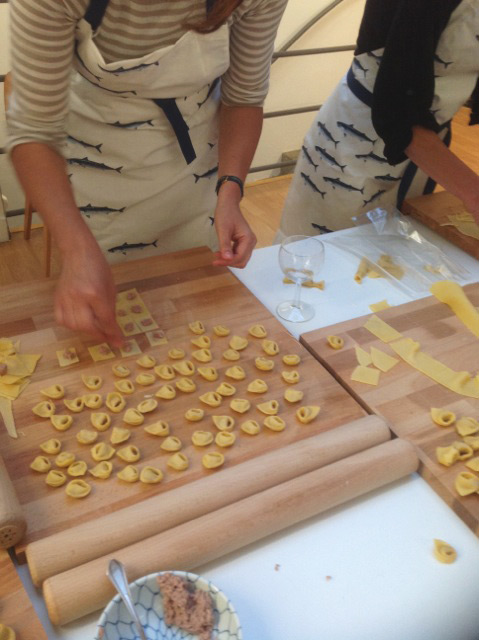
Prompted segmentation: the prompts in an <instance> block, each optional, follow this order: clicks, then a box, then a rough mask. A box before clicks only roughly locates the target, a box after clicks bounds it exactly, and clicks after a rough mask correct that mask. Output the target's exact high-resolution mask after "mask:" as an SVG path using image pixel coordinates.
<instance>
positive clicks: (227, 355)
mask: <svg viewBox="0 0 479 640" xmlns="http://www.w3.org/2000/svg"><path fill="white" fill-rule="evenodd" d="M240 357H241V355H240V352H239V351H236V349H226V351H223V358H224V359H225V360H229V361H230V362H235V361H236V360H239V359H240Z"/></svg>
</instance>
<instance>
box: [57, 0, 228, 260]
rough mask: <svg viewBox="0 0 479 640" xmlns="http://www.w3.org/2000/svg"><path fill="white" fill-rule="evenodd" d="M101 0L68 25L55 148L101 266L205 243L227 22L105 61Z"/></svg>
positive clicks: (209, 238) (210, 231)
mask: <svg viewBox="0 0 479 640" xmlns="http://www.w3.org/2000/svg"><path fill="white" fill-rule="evenodd" d="M210 4H211V3H210V1H208V3H207V9H208V8H209V5H210ZM107 5H108V0H92V2H91V3H90V7H89V9H88V10H87V13H86V14H85V17H84V18H83V19H82V20H80V21H79V22H78V23H77V26H76V44H75V56H74V67H75V70H74V71H73V75H72V81H71V98H70V114H69V117H68V122H67V132H68V138H67V145H66V153H65V155H66V160H67V165H68V167H67V168H68V175H69V178H70V182H71V184H72V187H73V191H74V194H75V199H76V203H77V206H78V207H79V209H80V211H81V212H82V215H83V216H84V219H85V221H86V223H87V224H88V225H89V227H90V229H91V230H92V232H93V233H94V235H95V237H96V239H97V241H98V243H99V245H100V247H101V248H102V250H103V252H104V253H105V255H106V257H107V259H108V260H109V262H111V263H113V262H118V261H121V260H125V259H132V258H137V257H146V256H149V255H155V254H160V253H166V252H170V251H176V250H180V249H184V248H189V247H192V246H200V245H205V244H210V243H211V242H214V239H215V233H214V227H212V222H213V215H214V208H215V204H216V195H215V192H214V187H215V184H216V180H215V175H216V173H217V165H218V149H217V146H218V145H217V139H218V109H219V100H220V83H219V78H220V77H221V75H222V74H223V73H224V72H225V71H226V70H227V68H228V66H229V28H228V25H227V24H225V25H223V26H222V27H220V28H219V29H218V30H217V31H215V32H213V33H210V34H198V33H196V32H193V31H188V32H186V33H185V34H184V35H183V36H182V37H181V38H179V40H178V41H177V42H176V43H174V44H172V45H170V46H166V47H162V48H159V49H157V50H156V51H154V52H152V53H150V54H147V55H145V56H143V57H141V58H136V59H129V60H120V61H117V62H112V63H106V62H105V60H104V59H103V57H102V55H101V53H100V52H99V50H98V48H97V46H96V44H95V40H94V37H95V33H96V32H97V30H98V29H99V28H101V18H102V16H103V15H104V11H105V10H106V7H107Z"/></svg>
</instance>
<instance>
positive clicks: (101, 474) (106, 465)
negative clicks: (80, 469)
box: [89, 460, 113, 480]
mask: <svg viewBox="0 0 479 640" xmlns="http://www.w3.org/2000/svg"><path fill="white" fill-rule="evenodd" d="M112 471H113V464H112V463H111V462H110V461H109V460H102V461H101V462H99V463H98V464H96V465H95V466H94V467H93V468H91V469H89V472H90V473H91V475H92V476H94V477H95V478H98V479H99V480H107V479H108V478H109V477H110V476H111V472H112Z"/></svg>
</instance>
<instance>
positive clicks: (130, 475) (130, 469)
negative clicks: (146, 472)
mask: <svg viewBox="0 0 479 640" xmlns="http://www.w3.org/2000/svg"><path fill="white" fill-rule="evenodd" d="M116 477H117V478H119V479H120V480H123V482H132V483H133V482H137V480H138V479H139V477H140V474H139V472H138V469H137V468H136V467H135V466H133V465H132V464H128V465H126V467H125V468H124V469H122V470H121V471H120V472H119V473H117V474H116Z"/></svg>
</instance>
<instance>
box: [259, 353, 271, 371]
mask: <svg viewBox="0 0 479 640" xmlns="http://www.w3.org/2000/svg"><path fill="white" fill-rule="evenodd" d="M254 364H255V366H256V368H257V369H259V370H260V371H272V370H273V369H274V362H273V361H272V360H270V359H269V358H265V357H264V356H258V357H257V358H255V360H254Z"/></svg>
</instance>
